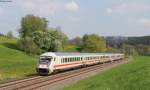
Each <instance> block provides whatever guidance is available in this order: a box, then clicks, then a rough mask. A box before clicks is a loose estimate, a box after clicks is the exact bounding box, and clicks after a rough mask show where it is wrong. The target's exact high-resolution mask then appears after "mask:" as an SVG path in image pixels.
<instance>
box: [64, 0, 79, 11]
mask: <svg viewBox="0 0 150 90" xmlns="http://www.w3.org/2000/svg"><path fill="white" fill-rule="evenodd" d="M65 8H66V10H68V11H72V12H76V11H78V10H79V5H78V4H77V3H76V2H74V1H72V2H69V3H67V4H66V5H65Z"/></svg>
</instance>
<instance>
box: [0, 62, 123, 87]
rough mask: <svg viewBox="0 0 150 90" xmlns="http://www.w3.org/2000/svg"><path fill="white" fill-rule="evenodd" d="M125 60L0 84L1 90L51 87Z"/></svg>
mask: <svg viewBox="0 0 150 90" xmlns="http://www.w3.org/2000/svg"><path fill="white" fill-rule="evenodd" d="M123 61H124V60H119V61H114V62H110V63H104V64H98V65H94V66H90V67H86V68H81V69H76V70H72V71H68V72H63V73H58V74H54V75H50V76H36V77H32V78H27V79H23V80H18V81H12V82H8V83H4V84H0V90H34V89H38V88H40V87H44V86H47V85H50V84H52V83H56V82H59V81H62V80H65V79H68V78H71V77H76V76H79V75H81V74H84V73H89V72H91V71H94V70H98V69H102V68H105V67H107V66H109V65H113V64H118V63H120V62H123Z"/></svg>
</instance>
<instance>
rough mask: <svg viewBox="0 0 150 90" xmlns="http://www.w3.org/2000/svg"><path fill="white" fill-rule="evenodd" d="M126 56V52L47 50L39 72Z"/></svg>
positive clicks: (41, 56)
mask: <svg viewBox="0 0 150 90" xmlns="http://www.w3.org/2000/svg"><path fill="white" fill-rule="evenodd" d="M123 58H124V54H119V53H116V54H111V53H60V52H47V53H44V54H42V55H40V57H39V62H38V64H37V72H38V73H39V74H50V73H53V72H54V71H56V70H63V69H70V68H75V67H84V66H88V65H94V64H98V63H104V62H111V61H114V60H120V59H123Z"/></svg>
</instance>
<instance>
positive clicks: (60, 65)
mask: <svg viewBox="0 0 150 90" xmlns="http://www.w3.org/2000/svg"><path fill="white" fill-rule="evenodd" d="M87 62H94V61H87ZM81 63H82V62H75V63H69V64H58V65H54V67H62V66H69V65H74V64H81Z"/></svg>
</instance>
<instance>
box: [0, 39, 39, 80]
mask: <svg viewBox="0 0 150 90" xmlns="http://www.w3.org/2000/svg"><path fill="white" fill-rule="evenodd" d="M16 42H17V39H11V38H7V37H4V36H0V81H3V80H6V79H12V78H21V77H24V76H27V75H30V74H34V73H35V66H36V57H35V56H29V55H27V54H26V53H24V52H22V51H20V50H17V44H16Z"/></svg>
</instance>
